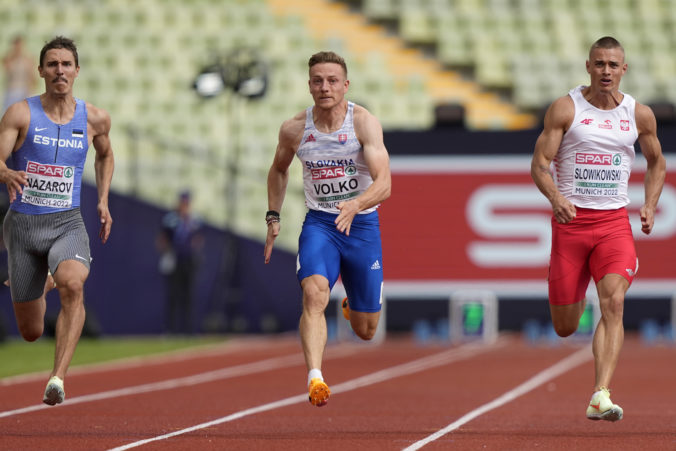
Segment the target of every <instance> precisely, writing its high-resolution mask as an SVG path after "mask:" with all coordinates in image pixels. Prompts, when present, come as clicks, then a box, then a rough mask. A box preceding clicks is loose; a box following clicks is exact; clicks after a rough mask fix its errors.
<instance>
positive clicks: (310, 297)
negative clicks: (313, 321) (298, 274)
mask: <svg viewBox="0 0 676 451" xmlns="http://www.w3.org/2000/svg"><path fill="white" fill-rule="evenodd" d="M330 294H331V291H330V290H329V287H328V285H327V286H326V287H324V286H323V285H321V284H317V283H305V284H303V308H304V309H305V310H311V311H322V312H323V311H324V310H325V309H326V306H327V305H328V303H329V296H330Z"/></svg>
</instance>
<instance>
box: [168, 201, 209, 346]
mask: <svg viewBox="0 0 676 451" xmlns="http://www.w3.org/2000/svg"><path fill="white" fill-rule="evenodd" d="M201 229H202V224H201V221H199V220H198V219H197V218H195V216H193V214H192V213H191V211H190V193H189V192H188V191H184V192H182V193H181V194H180V195H179V198H178V205H177V206H176V209H175V210H173V211H170V212H169V213H167V214H166V215H165V216H164V217H163V218H162V226H161V230H160V233H159V235H158V238H157V248H158V250H159V252H160V261H159V271H160V273H161V274H162V275H164V277H165V279H166V287H167V288H166V289H167V293H166V295H167V311H166V313H167V331H168V332H169V333H172V334H175V333H192V332H193V330H192V292H193V282H194V276H195V269H196V268H197V266H198V265H199V262H200V257H201V253H202V247H203V237H202V234H201Z"/></svg>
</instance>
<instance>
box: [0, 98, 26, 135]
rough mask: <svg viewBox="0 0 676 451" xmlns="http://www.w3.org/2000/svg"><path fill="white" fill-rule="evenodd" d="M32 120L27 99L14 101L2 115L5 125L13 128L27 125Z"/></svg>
mask: <svg viewBox="0 0 676 451" xmlns="http://www.w3.org/2000/svg"><path fill="white" fill-rule="evenodd" d="M30 120H31V111H30V107H29V106H28V102H27V101H26V100H21V101H20V102H16V103H13V104H12V105H10V106H9V108H7V111H5V114H4V115H3V116H2V123H3V125H5V126H9V127H13V128H21V127H24V126H26V127H27V126H28V125H29V124H30Z"/></svg>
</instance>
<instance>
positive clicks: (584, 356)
mask: <svg viewBox="0 0 676 451" xmlns="http://www.w3.org/2000/svg"><path fill="white" fill-rule="evenodd" d="M592 357H593V355H592V352H591V345H588V346H585V347H584V348H582V349H580V350H578V351H576V352H575V353H573V354H571V355H569V356H568V357H566V358H564V359H563V360H561V361H559V362H558V363H555V364H554V365H552V366H550V367H549V368H547V369H545V370H543V371H540V372H539V373H538V374H536V375H535V376H533V377H532V378H530V379H528V380H527V381H526V382H524V383H522V384H521V385H519V386H517V387H515V388H514V389H512V390H510V391H508V392H506V393H504V394H503V395H502V396H500V397H498V398H496V399H494V400H493V401H491V402H489V403H486V404H484V405H482V406H480V407H478V408H476V409H474V410H472V411H471V412H469V413H467V414H465V415H463V416H462V417H460V418H459V419H458V420H456V421H454V422H453V423H451V424H449V425H448V426H446V427H445V428H443V429H440V430H439V431H437V432H435V433H434V434H431V435H429V436H427V437H425V438H424V439H422V440H419V441H417V442H415V443H414V444H412V445H410V446H408V447H406V448H404V450H403V451H415V450H418V449H420V448H422V447H423V446H425V445H427V444H429V443H431V442H433V441H434V440H437V439H438V438H441V437H443V436H444V435H446V434H448V433H449V432H453V431H454V430H456V429H458V428H459V427H461V426H463V425H464V424H467V423H469V422H470V421H472V420H473V419H475V418H477V417H479V416H481V415H483V414H484V413H486V412H490V411H491V410H493V409H497V408H498V407H501V406H503V405H504V404H507V403H508V402H511V401H513V400H515V399H516V398H518V397H520V396H522V395H525V394H526V393H528V392H530V391H532V390H534V389H536V388H537V387H539V386H540V385H542V384H544V383H545V382H548V381H550V380H551V379H554V378H555V377H558V376H560V375H562V374H563V373H566V372H568V371H570V370H572V369H573V368H575V367H577V366H579V365H581V364H583V363H585V362H587V361H589V360H591V359H592Z"/></svg>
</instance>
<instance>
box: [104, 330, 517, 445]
mask: <svg viewBox="0 0 676 451" xmlns="http://www.w3.org/2000/svg"><path fill="white" fill-rule="evenodd" d="M506 344H507V341H506V340H504V339H499V340H498V342H497V343H495V344H493V345H484V344H480V343H469V344H466V345H463V346H460V347H457V348H453V349H450V350H446V351H444V352H440V353H437V354H433V355H430V356H427V357H423V358H420V359H417V360H413V361H411V362H408V363H403V364H400V365H396V366H393V367H390V368H386V369H384V370H380V371H376V372H375V373H371V374H367V375H365V376H361V377H358V378H356V379H352V380H349V381H345V382H342V383H340V384H337V385H334V386H332V388H331V392H332V394H334V395H335V394H338V393H345V392H348V391H352V390H356V389H358V388H361V387H366V386H368V385H373V384H376V383H378V382H382V381H385V380H389V379H394V378H396V377H400V376H406V375H409V374H413V373H418V372H421V371H424V370H428V369H431V368H436V367H440V366H444V365H448V364H449V363H453V362H456V361H458V360H462V359H466V358H471V357H475V356H477V355H479V354H481V353H483V352H488V351H492V350H495V349H497V348H500V347H503V346H505V345H506ZM306 402H308V401H307V393H303V394H302V395H296V396H291V397H289V398H284V399H280V400H278V401H274V402H271V403H268V404H262V405H260V406H256V407H251V408H249V409H246V410H240V411H239V412H235V413H233V414H230V415H228V416H225V417H222V418H218V419H216V420H212V421H209V422H206V423H202V424H198V425H195V426H191V427H188V428H185V429H181V430H179V431H174V432H171V433H168V434H163V435H158V436H156V437H151V438H148V439H145V440H139V441H137V442H133V443H129V444H127V445H122V446H119V447H117V448H112V449H111V450H109V451H123V450H127V449H130V448H135V447H137V446H142V445H145V444H148V443H151V442H155V441H158V440H166V439H168V438H171V437H176V436H178V435H183V434H188V433H190V432H194V431H197V430H200V429H205V428H209V427H212V426H216V425H219V424H223V423H228V422H230V421H234V420H238V419H240V418H243V417H246V416H250V415H254V414H257V413H262V412H267V411H270V410H274V409H278V408H280V407H286V406H290V405H293V404H300V403H306Z"/></svg>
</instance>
